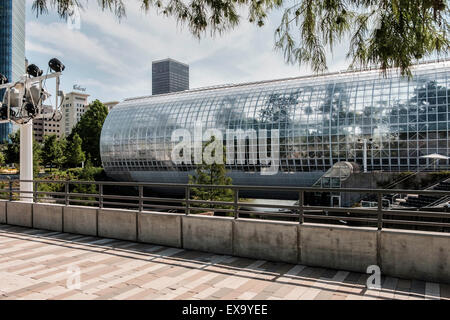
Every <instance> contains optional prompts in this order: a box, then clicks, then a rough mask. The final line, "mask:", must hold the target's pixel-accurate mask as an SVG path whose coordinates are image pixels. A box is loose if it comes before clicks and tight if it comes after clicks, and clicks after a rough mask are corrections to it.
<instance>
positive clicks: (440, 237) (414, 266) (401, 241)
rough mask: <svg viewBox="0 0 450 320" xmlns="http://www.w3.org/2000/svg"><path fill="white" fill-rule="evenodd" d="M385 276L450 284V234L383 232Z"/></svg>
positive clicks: (382, 262)
mask: <svg viewBox="0 0 450 320" xmlns="http://www.w3.org/2000/svg"><path fill="white" fill-rule="evenodd" d="M380 256H381V272H382V273H383V274H388V275H393V276H396V277H404V278H407V279H419V280H425V281H431V282H446V283H450V235H449V234H444V233H434V232H422V231H409V230H408V231H406V230H383V231H382V232H381V244H380Z"/></svg>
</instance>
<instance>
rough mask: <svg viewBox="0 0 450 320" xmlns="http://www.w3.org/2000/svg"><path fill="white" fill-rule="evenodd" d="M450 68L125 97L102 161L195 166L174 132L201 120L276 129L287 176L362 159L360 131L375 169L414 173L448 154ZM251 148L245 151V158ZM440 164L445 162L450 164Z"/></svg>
mask: <svg viewBox="0 0 450 320" xmlns="http://www.w3.org/2000/svg"><path fill="white" fill-rule="evenodd" d="M449 71H450V61H444V62H439V63H427V64H422V65H418V66H416V67H414V69H413V74H414V77H413V78H412V79H410V80H408V79H406V78H403V77H400V76H398V75H397V74H396V73H395V72H394V71H391V72H390V74H389V75H388V76H387V77H383V76H382V75H381V74H380V72H379V70H369V71H362V72H345V73H334V74H329V75H324V76H309V77H299V78H291V79H283V80H273V81H262V82H255V83H249V84H242V85H225V86H222V87H215V88H214V87H213V88H202V89H196V90H189V91H184V92H178V93H173V94H164V95H157V96H148V97H138V98H132V99H127V100H125V101H124V102H122V103H120V104H119V105H117V106H116V107H115V108H114V109H112V110H111V112H110V114H109V115H108V117H107V119H106V121H105V123H104V125H103V130H102V135H101V141H100V150H101V156H102V162H103V166H104V168H105V170H106V172H107V173H109V174H111V175H114V174H116V173H117V174H118V173H130V172H138V171H140V172H142V171H145V172H150V173H151V172H161V171H175V172H183V171H191V170H193V169H195V165H194V164H186V163H182V164H174V163H173V162H172V160H171V151H172V148H173V147H174V144H175V143H173V142H171V135H172V133H173V131H174V130H176V129H188V130H191V131H193V130H194V127H195V125H196V124H197V123H199V122H200V123H202V126H203V129H204V130H206V129H209V128H215V129H219V130H221V131H222V132H224V136H225V132H226V130H227V129H231V130H233V129H234V130H236V129H242V130H250V129H254V130H256V131H258V130H259V129H262V128H264V129H278V130H279V133H280V161H279V170H280V171H281V172H285V173H293V172H311V171H326V170H328V169H329V168H330V167H331V166H332V165H333V164H334V163H336V162H339V161H350V162H355V163H358V164H360V165H362V161H363V160H362V159H363V154H362V152H363V147H362V144H361V143H360V141H361V139H362V138H366V139H371V140H370V141H371V143H369V145H368V169H369V170H370V171H371V170H387V171H405V170H415V169H416V168H417V167H418V166H424V165H427V163H428V162H427V159H423V158H420V156H423V155H426V154H431V153H439V154H443V155H450V153H449V147H450V146H449V142H448V141H450V139H449V136H448V132H449V123H450V120H449V119H450V118H449V117H450V109H449V95H450V90H449V88H450V79H449ZM250 143H251V142H250ZM252 150H253V151H252ZM254 150H255V149H253V148H251V147H250V146H249V147H248V148H247V149H246V153H247V155H246V157H247V159H249V158H250V157H251V155H250V154H249V153H250V152H254ZM439 165H440V166H441V167H445V168H448V161H444V160H442V161H440V163H439ZM227 168H228V169H230V170H232V171H238V172H247V173H249V172H250V173H251V172H253V173H254V172H259V171H260V170H261V165H260V164H259V163H256V164H255V163H251V162H250V161H246V162H245V163H244V164H240V163H238V162H237V161H234V162H233V163H231V164H228V165H227Z"/></svg>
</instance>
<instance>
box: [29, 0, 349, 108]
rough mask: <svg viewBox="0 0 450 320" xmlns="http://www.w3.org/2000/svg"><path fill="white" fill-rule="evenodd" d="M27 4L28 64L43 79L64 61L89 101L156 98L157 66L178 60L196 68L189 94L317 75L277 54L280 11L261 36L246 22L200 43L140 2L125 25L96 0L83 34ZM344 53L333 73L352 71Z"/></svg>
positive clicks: (66, 80) (339, 51)
mask: <svg viewBox="0 0 450 320" xmlns="http://www.w3.org/2000/svg"><path fill="white" fill-rule="evenodd" d="M26 1H27V18H26V56H27V59H28V61H29V63H34V64H37V65H38V66H39V67H40V68H41V69H43V70H44V71H45V70H46V69H47V65H48V61H49V60H50V59H51V58H53V57H57V58H58V59H60V60H61V61H62V62H63V63H64V64H65V65H66V70H65V72H64V74H63V77H62V78H61V84H62V89H63V90H64V91H65V92H66V93H67V92H70V91H72V89H73V86H74V85H75V84H77V85H79V86H81V87H84V88H86V93H88V94H90V98H89V100H90V101H93V100H95V99H99V100H100V101H102V102H108V101H121V100H123V99H125V98H129V97H136V96H143V95H150V94H151V87H152V85H151V63H152V61H154V60H160V59H165V58H172V59H175V60H178V61H181V62H184V63H187V64H189V67H190V75H189V76H190V88H198V87H206V86H213V85H221V84H230V83H242V82H249V81H260V80H268V79H277V78H286V77H295V76H300V75H306V74H311V73H312V71H311V70H310V69H309V68H308V67H307V66H302V67H301V68H300V67H299V66H298V65H290V64H286V63H285V61H284V58H283V54H282V53H281V52H278V51H275V50H274V31H275V29H276V27H277V24H278V23H279V21H280V17H281V11H277V12H273V13H272V14H270V15H269V19H268V21H267V23H266V25H265V26H264V27H262V28H260V27H257V26H255V25H253V24H250V23H248V22H246V21H245V20H246V19H245V16H244V19H242V22H241V24H240V25H239V26H238V27H236V28H235V29H234V30H232V31H229V32H228V33H226V34H223V35H220V36H215V37H211V36H210V35H209V34H206V35H205V36H204V37H202V39H201V40H199V39H197V38H195V37H194V36H193V35H191V33H190V32H189V31H188V30H187V28H186V27H185V28H182V27H180V26H177V23H176V21H175V20H174V19H171V18H165V17H162V16H158V15H157V14H156V12H155V11H150V12H148V13H144V12H142V11H141V10H140V7H139V0H129V1H126V2H125V3H126V5H127V17H126V18H123V19H122V20H121V21H119V20H118V19H117V18H116V17H114V15H113V14H112V13H111V12H109V11H105V12H103V11H102V10H101V9H100V8H98V6H97V1H94V0H90V1H89V2H88V5H87V6H86V7H85V8H84V10H83V11H81V12H80V17H81V19H80V24H79V29H78V28H74V27H73V25H70V24H68V23H67V22H66V21H64V20H61V19H59V17H58V16H57V15H56V14H55V12H54V11H49V13H48V14H47V15H44V16H39V17H36V14H35V13H34V12H33V11H32V2H33V0H26ZM344 49H345V48H344V47H343V45H342V44H341V45H338V46H337V47H336V49H335V50H334V56H331V55H330V54H329V55H328V68H329V71H339V70H345V69H346V68H347V66H348V61H346V59H345V53H346V52H345V50H344Z"/></svg>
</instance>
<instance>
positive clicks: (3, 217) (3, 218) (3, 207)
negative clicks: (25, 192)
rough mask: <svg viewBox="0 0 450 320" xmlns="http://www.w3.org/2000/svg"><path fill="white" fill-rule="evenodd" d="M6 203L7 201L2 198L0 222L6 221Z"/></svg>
mask: <svg viewBox="0 0 450 320" xmlns="http://www.w3.org/2000/svg"><path fill="white" fill-rule="evenodd" d="M6 203H7V201H4V200H0V223H6Z"/></svg>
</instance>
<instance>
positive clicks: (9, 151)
mask: <svg viewBox="0 0 450 320" xmlns="http://www.w3.org/2000/svg"><path fill="white" fill-rule="evenodd" d="M9 139H10V140H11V142H10V143H8V145H7V146H6V150H5V157H6V163H19V162H20V131H19V130H17V131H16V132H15V133H11V134H10V135H9Z"/></svg>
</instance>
